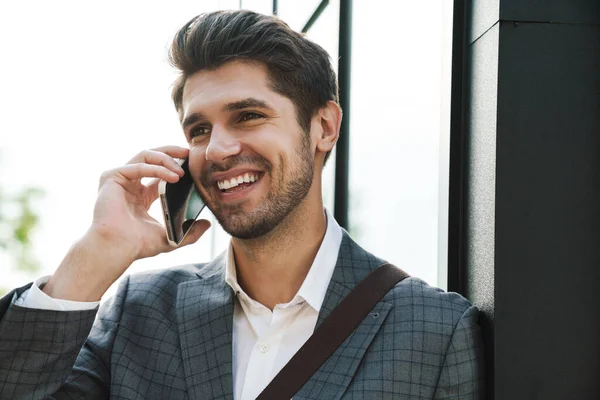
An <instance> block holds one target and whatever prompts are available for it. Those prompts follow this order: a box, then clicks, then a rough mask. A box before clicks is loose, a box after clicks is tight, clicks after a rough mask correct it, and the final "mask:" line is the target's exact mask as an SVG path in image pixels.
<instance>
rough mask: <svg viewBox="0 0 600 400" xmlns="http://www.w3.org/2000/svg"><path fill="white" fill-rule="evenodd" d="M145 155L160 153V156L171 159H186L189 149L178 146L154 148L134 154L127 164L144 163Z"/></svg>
mask: <svg viewBox="0 0 600 400" xmlns="http://www.w3.org/2000/svg"><path fill="white" fill-rule="evenodd" d="M147 153H162V154H166V155H168V156H170V157H171V158H187V157H188V155H189V153H190V149H188V148H186V147H179V146H163V147H156V148H154V149H150V150H144V151H142V152H140V153H138V154H136V155H135V157H133V158H132V159H131V160H129V162H128V164H136V163H140V162H145V161H144V155H145V154H147Z"/></svg>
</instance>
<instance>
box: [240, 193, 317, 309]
mask: <svg viewBox="0 0 600 400" xmlns="http://www.w3.org/2000/svg"><path fill="white" fill-rule="evenodd" d="M326 229H327V218H326V216H325V212H324V210H323V206H322V203H321V205H320V207H314V208H313V210H312V211H311V210H307V209H305V208H303V207H302V206H299V207H297V208H296V209H295V210H294V211H292V213H290V215H288V216H287V217H286V218H285V220H283V221H282V222H281V223H280V224H279V225H278V226H277V227H276V228H275V229H273V231H271V232H270V233H269V234H267V235H265V236H263V237H260V238H256V239H251V240H240V239H236V238H233V239H232V244H233V251H234V256H235V265H236V270H237V279H238V283H239V284H240V286H241V287H242V288H243V289H244V291H245V292H246V293H247V294H248V295H249V296H250V297H252V298H253V299H254V300H256V301H258V302H259V303H261V304H263V305H265V306H266V307H268V308H269V309H271V310H273V308H274V307H275V305H277V304H281V303H287V302H289V301H291V300H292V299H293V298H294V296H295V295H296V293H298V290H299V289H300V286H302V282H304V279H305V278H306V275H307V274H308V271H309V270H310V267H311V265H312V263H313V261H314V259H315V257H316V255H317V252H318V251H319V247H320V246H321V242H322V241H323V238H324V237H325V232H326Z"/></svg>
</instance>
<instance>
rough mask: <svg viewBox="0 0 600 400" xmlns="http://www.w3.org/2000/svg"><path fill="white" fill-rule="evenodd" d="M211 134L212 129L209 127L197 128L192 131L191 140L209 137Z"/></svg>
mask: <svg viewBox="0 0 600 400" xmlns="http://www.w3.org/2000/svg"><path fill="white" fill-rule="evenodd" d="M209 133H210V128H209V127H208V126H195V127H193V128H192V129H190V139H193V138H195V137H198V136H203V135H207V134H209Z"/></svg>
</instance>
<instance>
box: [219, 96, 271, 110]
mask: <svg viewBox="0 0 600 400" xmlns="http://www.w3.org/2000/svg"><path fill="white" fill-rule="evenodd" d="M252 107H257V108H267V109H269V110H271V109H272V108H271V107H270V106H269V105H268V104H267V102H266V101H263V100H259V99H257V98H255V97H248V98H246V99H243V100H239V101H234V102H232V103H227V104H225V105H224V106H223V107H222V108H221V111H237V110H243V109H244V108H252Z"/></svg>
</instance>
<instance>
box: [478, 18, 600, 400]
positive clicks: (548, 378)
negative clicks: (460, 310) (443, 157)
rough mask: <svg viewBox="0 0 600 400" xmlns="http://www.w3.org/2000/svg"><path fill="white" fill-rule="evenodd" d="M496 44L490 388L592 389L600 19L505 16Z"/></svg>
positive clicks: (598, 324)
mask: <svg viewBox="0 0 600 400" xmlns="http://www.w3.org/2000/svg"><path fill="white" fill-rule="evenodd" d="M499 43H500V47H499V64H498V79H499V80H498V121H497V127H498V130H497V135H496V137H497V142H496V203H495V210H496V220H495V222H496V225H495V231H496V237H495V293H496V297H495V314H494V318H495V350H496V351H495V353H496V354H495V367H496V368H495V387H496V398H497V399H598V398H599V396H600V380H599V379H598V376H600V340H599V338H600V290H599V289H600V219H599V217H600V215H599V212H598V210H599V209H600V179H599V176H600V118H599V115H600V78H599V77H600V27H599V26H591V25H564V24H539V23H519V24H514V23H513V22H501V25H500V41H499ZM475 107H477V105H475Z"/></svg>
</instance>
